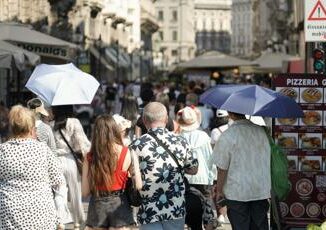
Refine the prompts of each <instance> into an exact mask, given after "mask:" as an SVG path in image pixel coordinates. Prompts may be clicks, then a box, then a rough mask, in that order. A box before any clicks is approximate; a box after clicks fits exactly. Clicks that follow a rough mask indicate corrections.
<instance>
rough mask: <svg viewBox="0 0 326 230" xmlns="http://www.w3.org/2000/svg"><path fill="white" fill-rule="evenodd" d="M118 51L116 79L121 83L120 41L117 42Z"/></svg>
mask: <svg viewBox="0 0 326 230" xmlns="http://www.w3.org/2000/svg"><path fill="white" fill-rule="evenodd" d="M115 43H116V47H117V48H116V51H117V66H116V78H117V82H120V76H119V75H120V73H119V72H120V67H119V65H120V47H119V40H117V41H116V42H115Z"/></svg>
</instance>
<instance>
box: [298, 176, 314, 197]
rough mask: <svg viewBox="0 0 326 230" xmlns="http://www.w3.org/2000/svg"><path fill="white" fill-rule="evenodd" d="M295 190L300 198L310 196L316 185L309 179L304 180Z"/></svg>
mask: <svg viewBox="0 0 326 230" xmlns="http://www.w3.org/2000/svg"><path fill="white" fill-rule="evenodd" d="M295 190H296V192H297V194H299V196H302V197H306V196H310V195H311V194H312V192H313V190H314V185H313V183H312V181H311V180H309V179H308V178H302V179H300V180H298V181H297V183H296V184H295Z"/></svg>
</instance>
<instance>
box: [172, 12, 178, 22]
mask: <svg viewBox="0 0 326 230" xmlns="http://www.w3.org/2000/svg"><path fill="white" fill-rule="evenodd" d="M172 21H178V11H176V10H173V11H172Z"/></svg>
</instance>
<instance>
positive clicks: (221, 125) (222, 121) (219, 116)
mask: <svg viewBox="0 0 326 230" xmlns="http://www.w3.org/2000/svg"><path fill="white" fill-rule="evenodd" d="M228 120H229V114H228V112H227V111H225V110H222V109H218V110H216V124H215V125H216V128H214V129H212V131H211V144H212V146H214V145H215V143H216V142H217V140H218V139H219V137H220V136H221V134H222V133H223V132H224V131H225V130H227V129H228V127H229V124H228Z"/></svg>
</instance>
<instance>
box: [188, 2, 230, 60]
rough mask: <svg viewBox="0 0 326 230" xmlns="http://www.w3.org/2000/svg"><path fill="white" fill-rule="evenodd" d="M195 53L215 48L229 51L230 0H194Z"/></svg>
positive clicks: (224, 51)
mask: <svg viewBox="0 0 326 230" xmlns="http://www.w3.org/2000/svg"><path fill="white" fill-rule="evenodd" d="M194 26H195V33H196V46H197V54H201V53H204V52H205V51H211V50H216V51H220V52H223V53H230V48H231V47H230V46H231V0H195V22H194Z"/></svg>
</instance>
